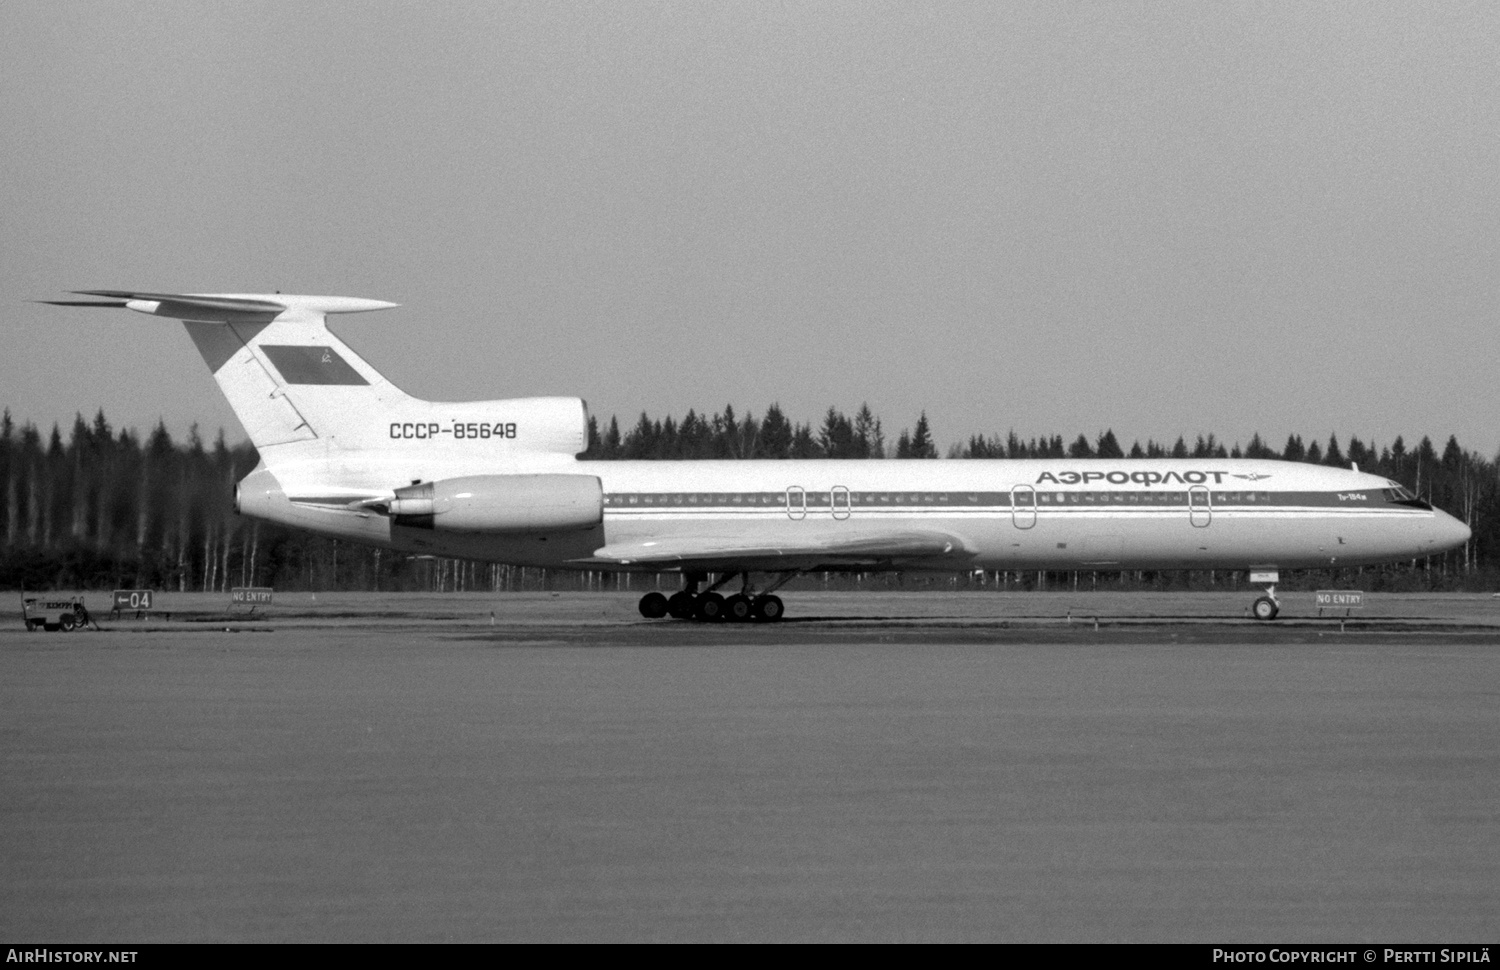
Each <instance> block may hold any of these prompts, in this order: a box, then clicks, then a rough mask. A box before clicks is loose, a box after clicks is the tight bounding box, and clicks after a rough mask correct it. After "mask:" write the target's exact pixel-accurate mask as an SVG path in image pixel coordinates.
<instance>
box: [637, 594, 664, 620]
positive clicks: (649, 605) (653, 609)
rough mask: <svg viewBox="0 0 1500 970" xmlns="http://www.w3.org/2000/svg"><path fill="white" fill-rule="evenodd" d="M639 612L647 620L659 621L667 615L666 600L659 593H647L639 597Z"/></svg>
mask: <svg viewBox="0 0 1500 970" xmlns="http://www.w3.org/2000/svg"><path fill="white" fill-rule="evenodd" d="M640 611H641V616H644V617H645V618H646V619H648V620H659V619H661V618H662V617H664V616H666V615H667V598H666V597H665V596H663V595H662V594H660V593H656V592H651V593H647V594H646V595H645V596H642V597H641V605H640Z"/></svg>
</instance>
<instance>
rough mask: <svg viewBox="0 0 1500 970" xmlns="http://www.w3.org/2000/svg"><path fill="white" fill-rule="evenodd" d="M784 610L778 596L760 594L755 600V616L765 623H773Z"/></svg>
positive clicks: (779, 617)
mask: <svg viewBox="0 0 1500 970" xmlns="http://www.w3.org/2000/svg"><path fill="white" fill-rule="evenodd" d="M785 612H786V607H785V606H783V605H782V603H781V597H780V596H760V597H757V598H756V600H755V618H756V619H757V620H761V621H764V622H766V623H775V622H776V621H777V620H779V619H781V617H782V615H783V614H784V613H785Z"/></svg>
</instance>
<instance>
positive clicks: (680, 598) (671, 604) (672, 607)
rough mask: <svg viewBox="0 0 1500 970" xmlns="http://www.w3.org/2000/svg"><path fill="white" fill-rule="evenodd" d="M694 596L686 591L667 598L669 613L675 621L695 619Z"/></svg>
mask: <svg viewBox="0 0 1500 970" xmlns="http://www.w3.org/2000/svg"><path fill="white" fill-rule="evenodd" d="M693 600H694V596H693V594H692V593H689V592H687V591H686V590H684V591H682V592H680V593H673V594H672V595H671V596H670V597H668V598H667V612H668V613H669V614H671V616H672V619H674V620H691V619H692V618H693V607H694V606H695V605H696V604H694V602H693Z"/></svg>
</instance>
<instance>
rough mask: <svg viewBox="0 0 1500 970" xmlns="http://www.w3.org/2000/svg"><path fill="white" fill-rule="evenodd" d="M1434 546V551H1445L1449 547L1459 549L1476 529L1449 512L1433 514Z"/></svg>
mask: <svg viewBox="0 0 1500 970" xmlns="http://www.w3.org/2000/svg"><path fill="white" fill-rule="evenodd" d="M1432 525H1433V529H1432V535H1433V538H1432V546H1433V549H1432V551H1433V552H1444V551H1446V550H1448V549H1457V548H1458V547H1459V546H1461V545H1463V544H1464V543H1465V542H1468V541H1469V538H1470V537H1471V536H1473V535H1474V530H1472V529H1470V528H1469V527H1468V526H1466V525H1464V524H1463V523H1462V522H1460V521H1458V520H1457V519H1455V518H1454V517H1453V516H1451V515H1449V514H1448V513H1447V512H1437V513H1435V515H1434V516H1433V523H1432Z"/></svg>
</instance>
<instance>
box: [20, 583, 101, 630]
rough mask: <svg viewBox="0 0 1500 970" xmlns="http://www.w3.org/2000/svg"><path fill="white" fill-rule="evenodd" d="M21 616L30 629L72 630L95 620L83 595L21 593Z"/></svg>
mask: <svg viewBox="0 0 1500 970" xmlns="http://www.w3.org/2000/svg"><path fill="white" fill-rule="evenodd" d="M21 616H22V618H23V619H25V621H26V629H28V630H61V631H62V632H64V633H68V632H71V631H72V630H75V629H77V628H78V627H81V626H88V625H89V624H90V623H92V622H93V617H91V616H89V611H88V608H87V607H85V606H84V605H83V597H82V596H53V597H47V596H27V595H26V594H25V593H22V594H21Z"/></svg>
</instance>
